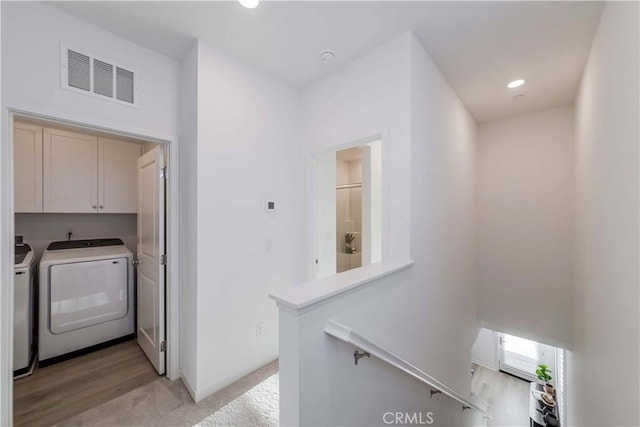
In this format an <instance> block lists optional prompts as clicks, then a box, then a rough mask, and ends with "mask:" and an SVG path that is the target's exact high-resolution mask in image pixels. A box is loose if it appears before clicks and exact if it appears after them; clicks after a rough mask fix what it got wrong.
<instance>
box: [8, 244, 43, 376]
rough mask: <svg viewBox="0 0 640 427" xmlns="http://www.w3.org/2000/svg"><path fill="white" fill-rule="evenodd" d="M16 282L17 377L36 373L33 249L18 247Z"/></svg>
mask: <svg viewBox="0 0 640 427" xmlns="http://www.w3.org/2000/svg"><path fill="white" fill-rule="evenodd" d="M14 266H15V278H14V281H13V375H14V376H16V377H19V376H24V375H25V374H29V373H31V372H33V369H32V368H33V365H32V363H31V362H32V361H35V357H34V329H35V314H36V310H37V307H36V274H35V273H36V259H35V256H34V255H33V251H32V250H31V247H30V246H29V245H26V244H17V245H16V246H15V263H14Z"/></svg>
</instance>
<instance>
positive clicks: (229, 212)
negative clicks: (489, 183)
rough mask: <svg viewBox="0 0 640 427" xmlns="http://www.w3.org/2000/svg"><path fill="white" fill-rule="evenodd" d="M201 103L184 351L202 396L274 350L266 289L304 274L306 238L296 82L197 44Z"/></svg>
mask: <svg viewBox="0 0 640 427" xmlns="http://www.w3.org/2000/svg"><path fill="white" fill-rule="evenodd" d="M192 89H193V88H192ZM197 109H198V111H197V117H198V121H197V134H195V135H194V134H193V133H192V134H191V135H190V139H191V140H193V138H194V137H195V138H196V140H197V145H196V147H193V146H191V147H190V148H189V154H190V155H191V156H193V155H194V153H195V152H197V172H196V173H197V186H196V187H197V188H195V189H193V188H192V189H190V191H195V194H197V203H196V204H195V206H193V205H194V202H195V201H194V199H191V198H189V209H192V208H193V209H196V212H197V214H196V215H197V218H196V221H197V226H196V227H197V228H196V229H195V232H197V242H191V243H190V244H193V245H197V246H196V247H197V264H196V268H197V288H196V289H195V295H196V296H197V299H196V300H195V302H196V306H192V305H190V304H191V303H193V302H194V299H193V298H194V297H193V292H194V290H193V289H191V290H190V291H189V301H187V302H186V305H185V306H184V307H183V309H184V310H188V311H195V312H196V313H197V314H196V316H197V322H196V323H197V331H196V334H197V335H196V340H195V341H193V342H190V346H188V347H185V349H184V351H185V352H195V353H196V355H197V356H196V366H197V369H196V379H195V383H196V384H191V385H192V386H194V387H196V388H197V390H196V393H195V394H196V399H198V400H199V399H201V398H203V397H205V396H207V395H209V394H211V393H213V392H215V391H217V390H219V389H221V388H222V387H224V386H226V385H228V384H230V383H232V382H233V381H235V380H237V379H239V378H241V377H242V376H244V375H246V374H248V373H249V372H251V371H252V370H254V369H256V368H258V367H260V366H262V365H264V364H266V363H268V362H270V361H272V360H274V359H276V358H277V357H278V313H277V309H276V308H275V307H274V305H273V303H272V302H270V301H269V300H268V298H267V296H268V295H269V293H270V292H273V291H275V290H278V289H281V288H283V287H288V286H292V285H294V284H296V283H300V282H301V281H302V279H303V278H302V274H301V273H302V270H303V267H304V264H303V260H302V258H301V255H300V254H301V253H302V248H304V247H305V246H306V241H305V235H304V233H303V230H304V229H303V221H304V217H303V216H302V215H301V212H302V211H303V209H302V201H301V197H300V195H301V194H302V193H303V186H302V174H301V170H302V169H301V166H300V161H299V159H300V157H299V136H298V127H297V126H298V110H299V94H298V92H297V90H295V89H293V88H291V87H289V86H287V85H285V84H283V83H281V82H280V81H278V80H276V79H274V78H272V77H270V76H267V75H265V74H263V73H261V72H259V71H257V70H255V69H253V68H251V67H248V66H246V65H244V64H243V63H241V62H239V61H237V60H235V59H233V58H231V57H229V56H226V55H224V54H222V53H220V52H218V51H216V50H214V49H212V48H210V47H208V46H206V45H204V44H203V43H199V44H198V52H197ZM268 200H272V201H275V202H276V212H275V213H267V212H266V211H265V203H266V202H267V201H268ZM193 232H194V230H192V231H191V232H190V233H193ZM258 323H261V324H263V326H262V328H263V333H262V335H261V336H259V337H258V336H257V333H256V332H257V331H256V327H257V324H258ZM190 341H191V340H190ZM189 380H190V381H191V378H189Z"/></svg>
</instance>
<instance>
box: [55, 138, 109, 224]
mask: <svg viewBox="0 0 640 427" xmlns="http://www.w3.org/2000/svg"><path fill="white" fill-rule="evenodd" d="M43 165H44V211H45V212H69V213H87V212H97V211H98V194H97V193H98V138H96V137H94V136H88V135H82V134H78V133H72V132H66V131H60V130H57V129H49V128H45V129H44V162H43Z"/></svg>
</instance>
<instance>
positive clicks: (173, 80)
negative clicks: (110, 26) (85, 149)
mask: <svg viewBox="0 0 640 427" xmlns="http://www.w3.org/2000/svg"><path fill="white" fill-rule="evenodd" d="M2 9H3V13H2V19H3V20H2V33H3V38H2V39H3V43H4V44H3V45H2V57H3V63H4V65H5V69H4V70H3V73H2V104H3V106H4V108H6V107H11V108H17V109H22V110H26V111H30V112H35V113H39V114H46V115H50V116H53V117H59V118H63V119H67V120H72V121H77V122H81V123H86V124H91V125H94V126H102V127H107V128H113V129H118V130H122V131H127V132H131V133H136V134H141V135H146V136H151V137H157V138H160V139H173V138H174V136H175V135H177V133H178V72H179V65H178V63H177V62H176V61H174V60H172V59H170V58H168V57H165V56H163V55H160V54H158V53H155V52H153V51H151V50H148V49H146V48H143V47H141V46H138V45H136V44H133V43H131V42H129V41H127V40H125V39H122V38H120V37H118V36H116V35H114V34H112V33H109V32H107V31H104V30H102V29H99V28H97V27H95V26H93V25H91V24H88V23H86V22H84V21H82V20H80V19H78V18H75V17H73V16H71V15H68V14H66V13H64V12H61V11H60V10H58V9H55V8H53V7H51V6H49V5H46V4H44V3H41V2H2ZM26 28H30V29H33V30H32V31H25V29H26ZM35 29H37V31H36V30H35ZM61 42H64V43H66V44H67V45H68V46H69V47H71V48H76V49H79V50H82V51H86V52H89V53H93V54H95V55H96V56H98V57H102V58H105V59H109V60H112V61H114V62H116V63H119V64H122V65H127V66H129V67H131V69H133V70H136V71H137V73H138V78H139V79H140V80H139V89H138V97H139V101H140V105H139V107H138V108H135V107H132V106H128V105H122V104H117V103H115V102H109V101H105V100H101V99H99V98H96V97H92V96H88V95H84V94H79V93H76V92H71V91H68V90H65V89H62V88H61V85H60V43H61ZM8 64H10V66H8Z"/></svg>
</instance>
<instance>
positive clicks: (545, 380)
mask: <svg viewBox="0 0 640 427" xmlns="http://www.w3.org/2000/svg"><path fill="white" fill-rule="evenodd" d="M549 374H551V370H550V369H549V367H548V366H547V365H545V364H544V363H541V364H539V365H538V369H536V375H537V376H538V379H539V380H540V381H541V382H542V385H543V386H544V391H545V392H547V393H549V394H553V385H551V379H552V378H551V375H549Z"/></svg>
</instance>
